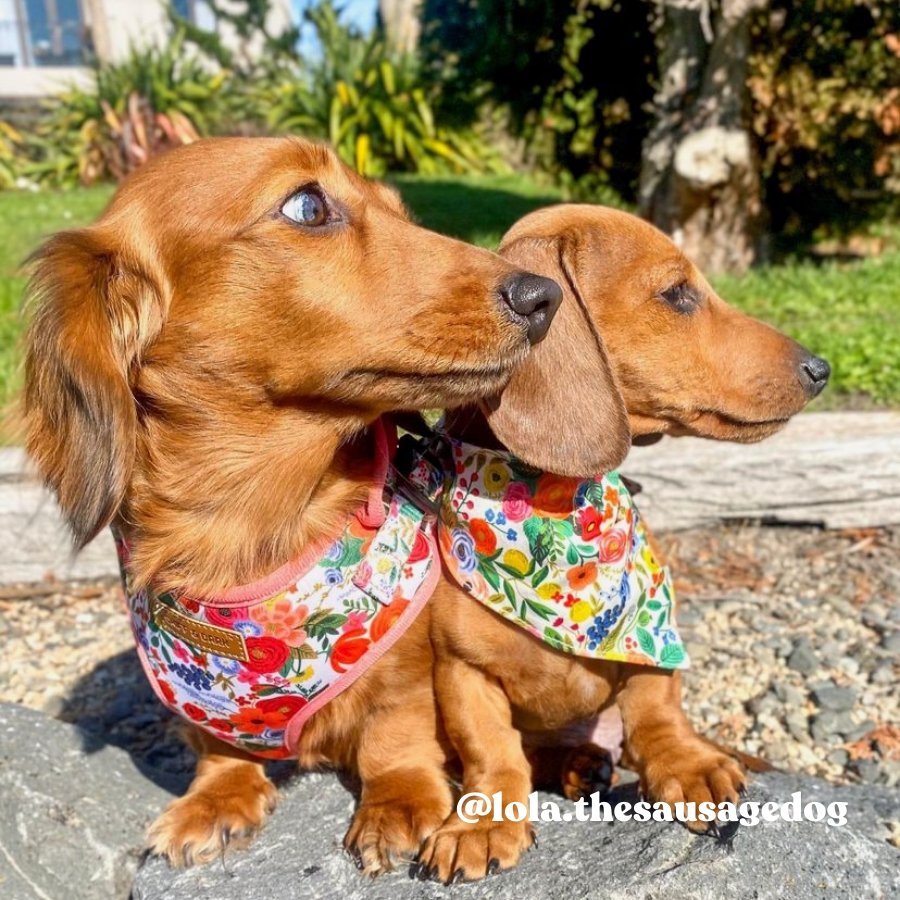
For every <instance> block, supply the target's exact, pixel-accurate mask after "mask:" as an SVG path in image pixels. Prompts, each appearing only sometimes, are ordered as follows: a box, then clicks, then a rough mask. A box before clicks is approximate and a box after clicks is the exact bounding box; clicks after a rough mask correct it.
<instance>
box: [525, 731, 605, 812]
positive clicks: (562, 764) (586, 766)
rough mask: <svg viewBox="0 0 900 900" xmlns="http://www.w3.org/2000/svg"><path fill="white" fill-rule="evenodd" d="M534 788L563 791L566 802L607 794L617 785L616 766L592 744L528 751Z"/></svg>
mask: <svg viewBox="0 0 900 900" xmlns="http://www.w3.org/2000/svg"><path fill="white" fill-rule="evenodd" d="M525 752H526V755H527V756H528V762H529V763H530V764H531V780H532V784H533V785H534V787H535V788H541V789H543V790H547V791H561V792H562V795H563V796H564V797H565V798H566V799H567V800H572V801H573V802H574V801H576V800H580V799H582V798H583V797H590V796H591V794H593V793H598V794H601V795H603V794H606V793H607V792H608V791H609V789H610V788H611V787H612V786H613V785H614V784H615V782H616V774H615V769H616V766H615V763H614V762H613V758H612V754H611V753H610V752H609V750H607V749H606V748H605V747H600V746H598V745H597V744H594V743H592V742H590V741H588V742H586V743H583V744H579V745H578V746H577V747H566V746H549V747H528V748H526V751H525Z"/></svg>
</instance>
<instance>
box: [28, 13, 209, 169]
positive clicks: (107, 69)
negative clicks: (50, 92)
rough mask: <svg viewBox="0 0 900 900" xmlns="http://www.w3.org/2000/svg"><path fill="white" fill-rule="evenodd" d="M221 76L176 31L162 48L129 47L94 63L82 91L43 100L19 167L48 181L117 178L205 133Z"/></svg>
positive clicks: (75, 90)
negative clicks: (121, 56)
mask: <svg viewBox="0 0 900 900" xmlns="http://www.w3.org/2000/svg"><path fill="white" fill-rule="evenodd" d="M226 79H227V72H224V71H215V72H214V71H211V70H210V69H209V67H207V66H204V65H203V63H202V61H201V60H200V59H199V57H198V56H197V55H196V54H192V53H190V52H186V49H185V46H184V33H183V32H180V31H179V32H176V33H175V34H174V36H173V38H172V40H171V41H170V42H169V43H167V44H166V46H165V47H162V48H156V47H147V48H144V49H138V48H134V49H132V51H131V53H130V54H129V56H128V58H127V59H126V60H125V61H124V62H122V63H117V64H106V65H97V66H95V67H94V69H93V70H92V72H91V83H90V84H89V85H88V86H87V87H86V88H82V87H75V86H73V87H70V88H69V89H68V90H67V91H65V93H63V94H61V95H60V96H58V97H54V98H52V99H50V100H48V101H47V103H46V115H45V116H44V118H43V119H42V121H41V122H40V124H39V125H38V127H37V130H36V132H35V133H34V134H33V135H31V136H30V137H29V139H28V141H27V148H26V149H27V155H28V160H27V161H26V162H24V163H23V164H22V166H21V172H22V174H23V175H24V176H25V177H27V178H29V179H31V180H33V181H36V182H38V183H42V184H52V185H72V184H75V183H79V182H80V183H81V184H91V183H93V182H95V181H98V180H102V179H107V178H115V179H121V178H123V177H124V176H125V175H127V174H128V173H129V172H130V171H132V170H133V169H134V168H136V167H137V166H139V165H141V163H143V162H146V160H147V159H149V158H150V157H151V156H153V155H154V154H157V153H159V152H161V151H163V150H165V149H168V148H169V147H172V146H177V145H178V144H186V143H190V142H191V141H194V140H197V138H198V137H199V136H200V134H203V133H208V132H209V131H210V130H211V129H212V128H213V127H214V125H215V124H216V122H217V120H218V118H219V116H220V115H221V109H222V108H223V107H222V104H221V95H222V91H223V87H224V85H225V82H226Z"/></svg>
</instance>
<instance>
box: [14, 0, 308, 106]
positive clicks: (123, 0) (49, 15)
mask: <svg viewBox="0 0 900 900" xmlns="http://www.w3.org/2000/svg"><path fill="white" fill-rule="evenodd" d="M172 5H173V6H174V8H175V9H176V11H177V12H178V13H179V14H180V15H182V16H184V17H185V18H187V19H189V20H190V21H192V22H195V23H196V24H198V25H201V26H203V27H204V28H211V27H212V26H213V25H214V24H215V18H214V16H213V14H212V12H211V10H210V7H209V6H208V5H207V4H206V3H205V2H204V0H173V2H172ZM273 16H275V17H276V23H275V24H276V25H277V24H278V23H279V22H282V23H283V24H284V25H285V26H287V25H289V24H290V23H291V21H292V6H291V2H290V0H278V2H276V3H274V4H273ZM167 22H168V17H167V13H166V2H165V0H0V100H6V101H11V100H12V101H26V102H27V101H28V100H33V99H38V98H40V97H46V96H49V95H51V94H53V93H54V92H56V91H58V90H60V89H62V88H64V87H65V86H66V85H67V84H71V83H72V82H76V83H77V82H79V81H81V80H84V79H85V78H86V77H87V65H88V63H89V60H91V59H92V58H94V57H96V58H98V59H101V60H109V61H116V60H120V59H123V58H124V57H125V56H126V55H127V54H128V50H129V48H130V47H131V46H133V45H146V44H148V43H162V42H164V41H165V40H166V36H167V33H168V32H167ZM225 37H226V39H227V36H225Z"/></svg>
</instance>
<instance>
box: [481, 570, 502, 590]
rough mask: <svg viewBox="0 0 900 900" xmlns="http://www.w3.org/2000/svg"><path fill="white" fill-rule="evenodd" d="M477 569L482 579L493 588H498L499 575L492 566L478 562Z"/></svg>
mask: <svg viewBox="0 0 900 900" xmlns="http://www.w3.org/2000/svg"><path fill="white" fill-rule="evenodd" d="M478 571H479V572H481V574H482V575H484V580H485V581H486V582H487V583H488V584H489V585H490V586H491V587H492V588H493V589H494V590H495V591H499V590H500V576H499V575H498V574H497V572H496V570H495V569H494V567H493V566H490V565H484V564H483V563H479V564H478Z"/></svg>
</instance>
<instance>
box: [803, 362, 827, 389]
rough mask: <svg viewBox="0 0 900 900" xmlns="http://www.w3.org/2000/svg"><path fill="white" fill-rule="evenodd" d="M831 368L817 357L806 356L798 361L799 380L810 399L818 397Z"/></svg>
mask: <svg viewBox="0 0 900 900" xmlns="http://www.w3.org/2000/svg"><path fill="white" fill-rule="evenodd" d="M829 375H831V366H829V365H828V363H827V362H826V361H825V360H824V359H821V358H820V357H818V356H806V357H804V358H803V359H802V360H801V361H800V380H801V381H802V382H803V388H804V390H805V391H806V393H807V394H809V396H810V397H818V396H819V394H821V393H822V391H823V390H825V385H826V384H828V376H829Z"/></svg>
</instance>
